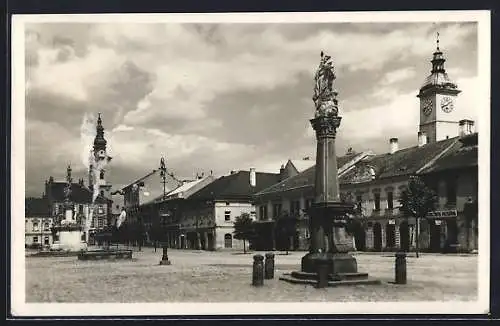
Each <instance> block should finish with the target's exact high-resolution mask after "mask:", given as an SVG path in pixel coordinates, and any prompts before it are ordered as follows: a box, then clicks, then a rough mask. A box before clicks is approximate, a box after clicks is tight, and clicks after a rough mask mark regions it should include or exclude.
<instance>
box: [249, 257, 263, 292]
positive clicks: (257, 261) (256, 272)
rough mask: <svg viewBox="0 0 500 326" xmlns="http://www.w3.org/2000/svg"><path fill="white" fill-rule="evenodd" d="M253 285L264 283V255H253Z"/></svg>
mask: <svg viewBox="0 0 500 326" xmlns="http://www.w3.org/2000/svg"><path fill="white" fill-rule="evenodd" d="M252 285H253V286H262V285H264V256H262V255H255V256H253V273H252Z"/></svg>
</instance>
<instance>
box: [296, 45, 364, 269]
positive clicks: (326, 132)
mask: <svg viewBox="0 0 500 326" xmlns="http://www.w3.org/2000/svg"><path fill="white" fill-rule="evenodd" d="M335 78H336V76H335V70H334V67H333V63H332V61H331V57H330V56H328V55H326V54H324V53H323V52H321V61H320V64H319V67H318V70H317V71H316V75H315V86H314V96H313V101H314V104H315V108H316V112H315V114H314V119H311V120H310V122H311V125H312V127H313V129H314V131H315V132H316V141H317V151H316V179H315V191H314V194H315V197H314V203H313V204H312V206H311V208H310V209H309V212H308V215H309V219H310V234H311V246H310V251H309V253H308V254H307V255H305V256H304V257H303V258H302V272H306V273H315V272H316V263H317V261H318V260H323V261H324V260H328V261H329V264H328V265H329V274H338V273H356V272H357V265H356V260H355V258H354V257H352V256H351V255H349V254H348V251H350V250H352V249H353V248H352V239H351V237H350V236H348V235H347V233H346V229H345V226H346V223H347V222H346V218H347V214H348V213H350V212H352V211H353V208H354V205H353V204H350V203H343V202H341V201H340V196H339V181H338V168H337V155H336V154H335V137H336V135H337V129H338V128H339V127H340V121H341V117H340V116H339V115H338V111H339V107H338V100H337V94H338V93H337V91H336V90H335V89H334V85H333V82H334V80H335Z"/></svg>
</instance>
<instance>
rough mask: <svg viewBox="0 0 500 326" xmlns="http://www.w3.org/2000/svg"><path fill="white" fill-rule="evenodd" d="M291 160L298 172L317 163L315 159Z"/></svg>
mask: <svg viewBox="0 0 500 326" xmlns="http://www.w3.org/2000/svg"><path fill="white" fill-rule="evenodd" d="M290 162H292V164H293V166H295V168H296V169H297V171H298V172H304V171H305V170H307V169H309V168H310V167H312V166H314V165H316V162H315V160H290Z"/></svg>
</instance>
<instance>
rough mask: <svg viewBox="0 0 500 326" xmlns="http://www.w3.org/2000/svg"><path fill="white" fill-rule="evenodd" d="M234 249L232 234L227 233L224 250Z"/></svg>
mask: <svg viewBox="0 0 500 326" xmlns="http://www.w3.org/2000/svg"><path fill="white" fill-rule="evenodd" d="M232 247H233V236H232V235H231V233H226V234H225V235H224V248H232Z"/></svg>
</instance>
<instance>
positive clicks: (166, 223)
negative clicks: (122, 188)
mask: <svg viewBox="0 0 500 326" xmlns="http://www.w3.org/2000/svg"><path fill="white" fill-rule="evenodd" d="M214 179H215V178H214V176H212V175H209V176H206V177H202V176H200V177H199V178H198V179H197V180H194V181H185V182H184V184H183V185H182V186H180V187H178V188H176V189H174V190H172V191H170V192H169V193H167V195H166V196H165V198H163V195H161V196H159V197H158V198H155V199H154V200H152V201H150V202H147V203H145V204H143V205H141V206H140V207H139V211H140V215H141V216H142V218H141V220H142V221H143V223H144V225H145V226H146V230H147V235H148V239H147V240H148V242H153V241H161V242H162V243H163V244H166V245H167V246H168V247H169V248H181V247H182V243H183V240H182V239H183V237H182V235H181V229H180V227H181V223H182V211H183V210H184V209H185V208H186V206H189V201H187V199H189V198H190V197H191V195H192V194H194V193H196V192H197V191H199V190H200V189H202V188H203V187H205V186H207V185H208V184H209V183H211V182H212V181H214Z"/></svg>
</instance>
